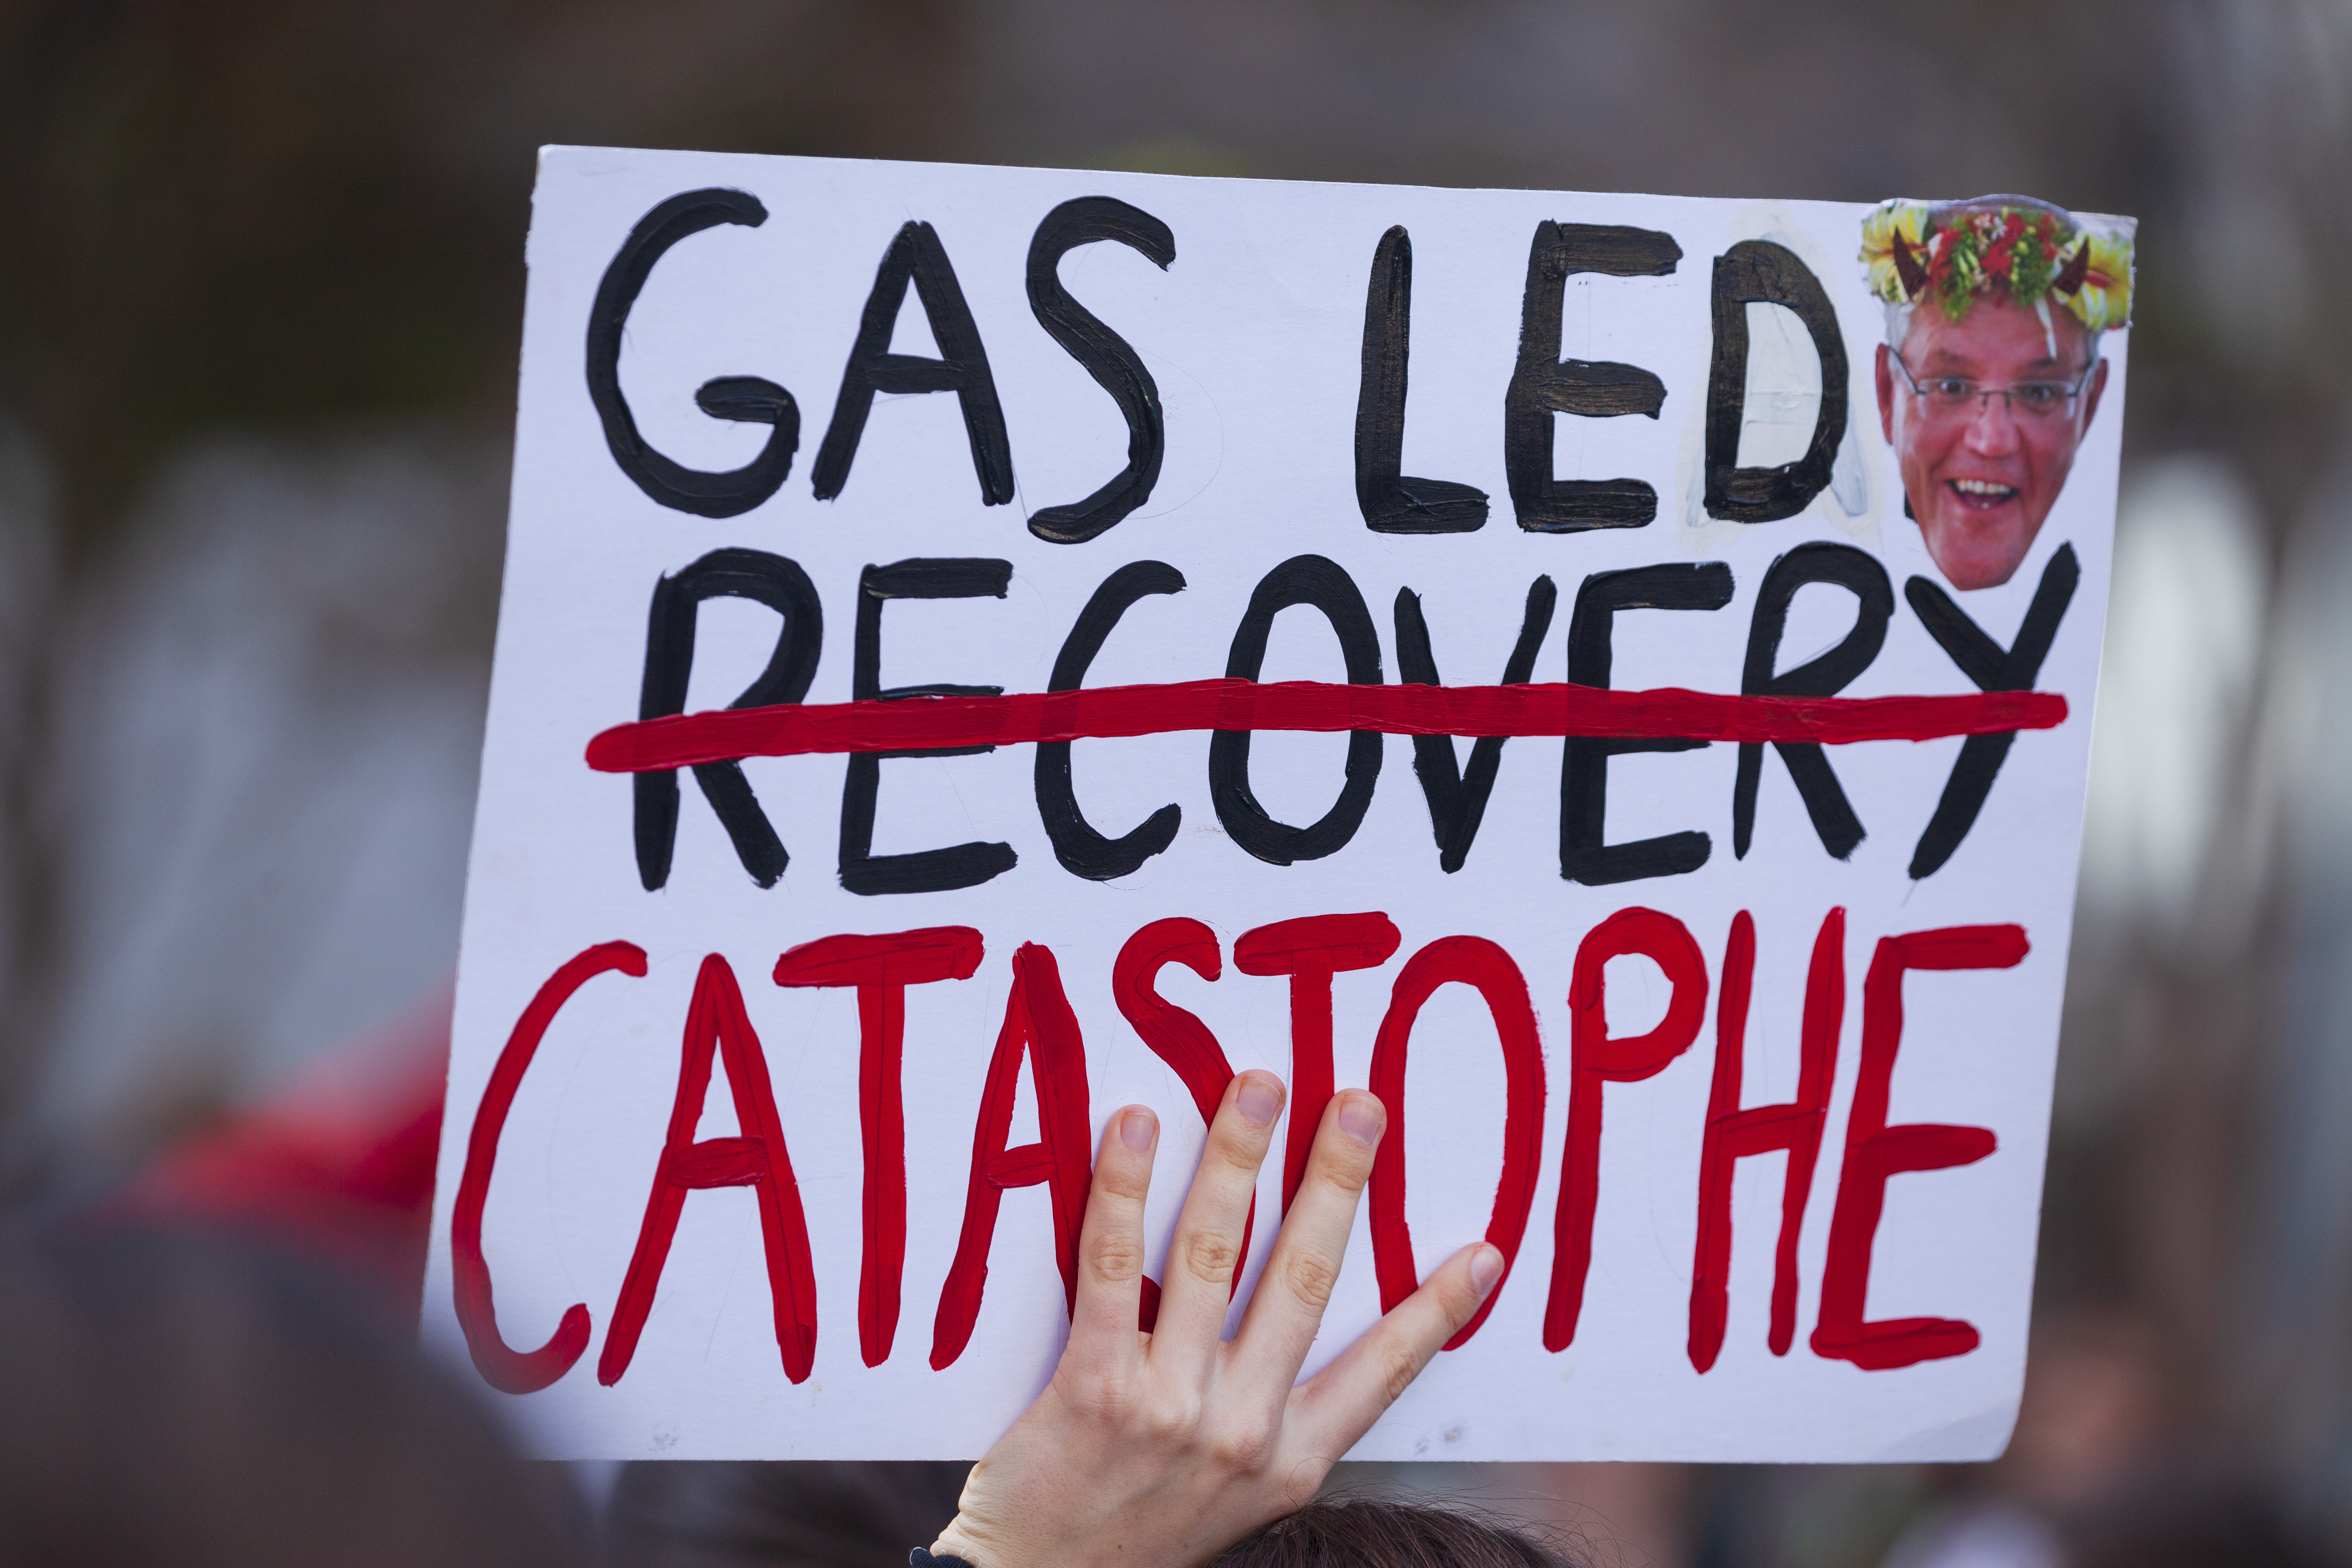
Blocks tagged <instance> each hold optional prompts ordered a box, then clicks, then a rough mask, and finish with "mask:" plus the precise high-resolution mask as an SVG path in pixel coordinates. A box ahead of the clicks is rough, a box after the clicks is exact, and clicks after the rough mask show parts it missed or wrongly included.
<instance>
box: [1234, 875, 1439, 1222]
mask: <svg viewBox="0 0 2352 1568" xmlns="http://www.w3.org/2000/svg"><path fill="white" fill-rule="evenodd" d="M1403 940H1404V939H1403V938H1402V937H1401V936H1399V935H1398V934H1397V928H1396V926H1395V924H1394V922H1392V921H1391V920H1390V919H1389V917H1388V916H1386V915H1383V914H1377V913H1375V914H1360V915H1308V916H1307V917H1305V918H1304V919H1301V920H1295V921H1275V922H1274V923H1273V924H1272V925H1263V926H1258V927H1256V928H1255V929H1254V930H1250V931H1244V932H1242V934H1241V936H1240V938H1239V939H1238V940H1236V941H1235V942H1234V968H1235V969H1238V970H1240V971H1241V972H1242V973H1244V974H1287V975H1289V976H1290V1137H1289V1141H1288V1142H1286V1144H1285V1145H1284V1146H1283V1151H1282V1212H1283V1213H1285V1214H1288V1213H1289V1212H1290V1200H1291V1199H1292V1198H1294V1197H1297V1195H1298V1184H1299V1181H1300V1179H1301V1178H1303V1177H1304V1176H1305V1175H1306V1174H1307V1151H1308V1150H1310V1149H1312V1148H1313V1147H1314V1146H1315V1129H1316V1128H1317V1127H1318V1125H1319V1124H1320V1123H1321V1122H1322V1120H1323V1108H1324V1107H1325V1106H1327V1105H1328V1104H1330V1103H1331V1096H1332V1095H1333V1093H1334V1092H1336V1091H1337V1089H1338V1087H1339V1086H1338V1085H1337V1083H1335V1082H1334V1081H1333V1079H1332V1066H1331V977H1332V976H1333V975H1334V974H1337V973H1341V972H1342V971H1345V970H1350V969H1378V968H1379V967H1380V966H1381V964H1383V963H1387V962H1388V961H1389V960H1390V959H1391V958H1392V957H1394V956H1395V955H1396V950H1397V944H1398V943H1399V942H1402V941H1403Z"/></svg>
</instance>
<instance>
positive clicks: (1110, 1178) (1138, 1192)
mask: <svg viewBox="0 0 2352 1568" xmlns="http://www.w3.org/2000/svg"><path fill="white" fill-rule="evenodd" d="M1096 1171H1097V1181H1098V1182H1099V1183H1100V1184H1101V1187H1102V1190H1103V1192H1104V1193H1106V1194H1108V1195H1109V1196H1111V1197H1114V1198H1123V1199H1125V1200H1126V1201H1128V1202H1129V1203H1134V1204H1139V1203H1141V1202H1142V1201H1143V1200H1144V1197H1145V1195H1146V1194H1149V1193H1150V1191H1151V1169H1150V1166H1149V1165H1146V1164H1144V1163H1141V1162H1140V1161H1138V1162H1136V1163H1134V1164H1132V1165H1130V1164H1129V1163H1127V1162H1125V1161H1120V1162H1118V1163H1112V1162H1110V1161H1108V1160H1106V1161H1104V1162H1102V1163H1101V1164H1099V1165H1097V1167H1096Z"/></svg>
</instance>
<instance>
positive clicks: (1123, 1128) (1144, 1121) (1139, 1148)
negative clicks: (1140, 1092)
mask: <svg viewBox="0 0 2352 1568" xmlns="http://www.w3.org/2000/svg"><path fill="white" fill-rule="evenodd" d="M1159 1130H1160V1119H1159V1118H1158V1117H1155V1116H1153V1115H1152V1114H1151V1112H1150V1111H1148V1110H1144V1109H1143V1107H1141V1106H1137V1107H1135V1108H1134V1109H1133V1110H1129V1111H1127V1112H1125V1113H1124V1114H1122V1115H1121V1116H1120V1117H1119V1119H1118V1141H1119V1142H1122V1143H1124V1144H1126V1145H1127V1146H1128V1147H1129V1148H1130V1149H1133V1150H1135V1151H1136V1152H1138V1153H1140V1152H1143V1151H1144V1150H1146V1149H1149V1148H1150V1147H1151V1135H1152V1134H1153V1133H1154V1132H1157V1131H1159Z"/></svg>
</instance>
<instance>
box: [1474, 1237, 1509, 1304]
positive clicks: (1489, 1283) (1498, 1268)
mask: <svg viewBox="0 0 2352 1568" xmlns="http://www.w3.org/2000/svg"><path fill="white" fill-rule="evenodd" d="M1502 1277H1503V1249H1502V1248H1501V1247H1493V1246H1490V1245H1488V1244H1487V1243H1486V1242H1483V1241H1482V1242H1480V1243H1479V1244H1478V1250H1477V1252H1476V1253H1475V1255H1474V1256H1473V1257H1472V1258H1471V1259H1470V1285H1471V1288H1472V1289H1475V1290H1476V1291H1477V1292H1478V1294H1479V1295H1481V1296H1484V1295H1485V1294H1486V1292H1487V1291H1489V1290H1492V1289H1494V1288H1495V1281H1496V1280H1497V1279H1501V1278H1502Z"/></svg>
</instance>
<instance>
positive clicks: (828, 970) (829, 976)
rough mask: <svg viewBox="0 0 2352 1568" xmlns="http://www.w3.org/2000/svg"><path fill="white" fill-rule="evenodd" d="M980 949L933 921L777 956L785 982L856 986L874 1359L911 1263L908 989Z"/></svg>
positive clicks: (950, 976)
mask: <svg viewBox="0 0 2352 1568" xmlns="http://www.w3.org/2000/svg"><path fill="white" fill-rule="evenodd" d="M982 951H983V950H982V943H981V940H980V933H979V932H978V931H974V930H972V929H971V927H970V926H930V927H927V928H925V929H923V930H920V931H893V932H891V933H890V934H888V935H887V936H828V937H821V938H819V939H818V940H817V941H815V942H803V943H801V945H800V946H798V947H795V948H793V950H792V951H790V952H786V953H785V954H784V955H783V956H782V958H779V959H777V960H776V971H775V981H776V984H779V985H790V986H803V985H821V986H840V985H854V986H856V988H857V1120H858V1126H859V1128H860V1129H861V1136H862V1139H863V1146H864V1149H865V1154H866V1173H865V1185H864V1188H863V1198H864V1202H863V1204H862V1205H861V1207H862V1212H861V1215H860V1218H861V1220H862V1222H863V1225H862V1232H863V1237H864V1246H863V1248H862V1251H861V1254H860V1257H859V1259H858V1268H857V1349H858V1353H859V1354H861V1355H863V1356H864V1357H865V1358H866V1365H867V1366H880V1365H881V1364H882V1363H884V1362H886V1361H887V1360H889V1359H890V1346H891V1344H892V1342H894V1341H896V1340H897V1338H898V1284H899V1280H900V1279H902V1278H903V1277H904V1275H905V1273H906V1265H907V1110H906V1100H905V1095H904V1093H903V1078H904V1075H903V1070H902V1063H903V1061H904V1058H905V1055H906V1051H905V1046H906V1037H907V987H908V986H909V985H928V984H931V983H933V982H934V981H940V980H969V979H971V977H972V974H973V973H974V972H975V971H977V970H978V969H979V968H980V960H981V955H982Z"/></svg>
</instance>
